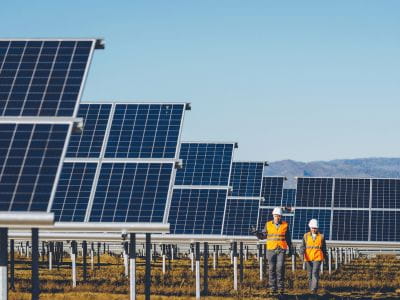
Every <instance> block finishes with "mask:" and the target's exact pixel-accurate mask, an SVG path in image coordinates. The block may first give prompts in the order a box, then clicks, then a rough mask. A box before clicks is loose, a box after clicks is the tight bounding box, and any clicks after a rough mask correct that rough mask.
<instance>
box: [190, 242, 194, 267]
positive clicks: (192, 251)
mask: <svg viewBox="0 0 400 300" xmlns="http://www.w3.org/2000/svg"><path fill="white" fill-rule="evenodd" d="M190 260H191V264H190V269H191V270H192V272H194V249H193V244H190Z"/></svg>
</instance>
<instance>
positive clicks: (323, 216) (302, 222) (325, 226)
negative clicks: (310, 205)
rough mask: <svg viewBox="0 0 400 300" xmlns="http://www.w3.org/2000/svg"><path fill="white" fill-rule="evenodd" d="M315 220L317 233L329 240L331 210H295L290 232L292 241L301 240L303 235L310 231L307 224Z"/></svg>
mask: <svg viewBox="0 0 400 300" xmlns="http://www.w3.org/2000/svg"><path fill="white" fill-rule="evenodd" d="M311 219H317V220H318V222H319V231H320V232H322V233H323V234H324V235H325V238H326V239H329V238H330V225H331V210H330V209H296V210H295V213H294V223H293V224H294V225H295V226H293V230H292V237H293V239H302V238H303V235H304V233H306V232H308V231H310V228H309V227H308V222H309V221H310V220H311Z"/></svg>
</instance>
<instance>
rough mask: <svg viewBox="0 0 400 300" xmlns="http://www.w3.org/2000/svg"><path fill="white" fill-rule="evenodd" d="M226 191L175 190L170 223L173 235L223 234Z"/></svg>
mask: <svg viewBox="0 0 400 300" xmlns="http://www.w3.org/2000/svg"><path fill="white" fill-rule="evenodd" d="M226 196H227V190H226V189H174V192H173V196H172V201H171V208H170V213H169V218H168V222H169V223H170V232H171V233H172V234H218V235H220V234H221V233H222V222H223V221H222V220H223V216H224V208H225V201H226Z"/></svg>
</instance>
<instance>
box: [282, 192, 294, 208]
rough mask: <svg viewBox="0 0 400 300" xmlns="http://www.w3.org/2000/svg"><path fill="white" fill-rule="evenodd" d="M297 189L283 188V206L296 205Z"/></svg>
mask: <svg viewBox="0 0 400 300" xmlns="http://www.w3.org/2000/svg"><path fill="white" fill-rule="evenodd" d="M295 200H296V189H283V196H282V206H284V207H292V206H294V205H295Z"/></svg>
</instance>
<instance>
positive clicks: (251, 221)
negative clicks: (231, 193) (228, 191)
mask: <svg viewBox="0 0 400 300" xmlns="http://www.w3.org/2000/svg"><path fill="white" fill-rule="evenodd" d="M259 203H260V200H254V199H235V198H228V200H227V203H226V210H225V220H224V234H225V235H235V236H246V235H250V228H251V226H254V227H257V217H258V210H259Z"/></svg>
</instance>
